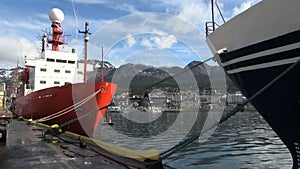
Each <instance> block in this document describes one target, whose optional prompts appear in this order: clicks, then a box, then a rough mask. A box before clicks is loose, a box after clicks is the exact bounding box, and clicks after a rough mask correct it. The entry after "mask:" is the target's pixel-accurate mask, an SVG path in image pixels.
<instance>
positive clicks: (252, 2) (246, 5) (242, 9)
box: [232, 0, 256, 16]
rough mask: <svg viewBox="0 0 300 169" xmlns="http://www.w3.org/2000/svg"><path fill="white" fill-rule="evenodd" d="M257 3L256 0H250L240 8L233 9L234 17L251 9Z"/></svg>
mask: <svg viewBox="0 0 300 169" xmlns="http://www.w3.org/2000/svg"><path fill="white" fill-rule="evenodd" d="M255 3H256V2H255V1H254V0H249V1H246V2H243V3H242V4H241V5H240V6H239V7H234V8H233V13H232V15H233V16H236V15H238V14H240V13H241V12H243V11H245V10H247V9H248V8H250V7H251V6H252V5H254V4H255Z"/></svg>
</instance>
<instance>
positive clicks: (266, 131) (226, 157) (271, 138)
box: [96, 112, 292, 169]
mask: <svg viewBox="0 0 300 169" xmlns="http://www.w3.org/2000/svg"><path fill="white" fill-rule="evenodd" d="M109 116H111V117H112V119H113V123H114V125H107V124H105V123H102V124H100V125H99V127H98V130H97V135H96V137H98V138H99V139H101V140H104V141H108V142H110V143H112V144H116V145H119V146H124V147H127V148H132V149H135V150H145V149H149V148H155V149H157V150H162V149H163V148H164V147H168V146H169V147H171V146H172V145H175V144H176V143H177V142H178V140H177V139H174V136H179V135H180V134H183V133H180V132H178V133H176V131H172V132H171V133H172V135H171V134H170V135H166V136H165V137H159V138H158V139H155V137H154V139H153V138H152V137H150V136H149V133H155V131H156V130H162V129H163V128H168V127H169V126H170V124H171V123H173V122H174V119H176V117H177V115H176V113H168V114H167V118H166V119H167V122H161V123H155V124H152V125H155V126H149V125H142V124H143V123H132V124H126V122H128V121H127V120H125V121H124V118H123V117H122V116H124V114H123V115H122V114H121V113H110V114H109ZM142 126H144V127H142ZM107 129H113V130H115V131H118V132H119V133H120V132H121V133H124V132H125V133H126V135H127V136H128V137H126V138H124V137H122V136H118V135H116V134H112V133H111V132H107V131H111V130H107ZM138 136H139V137H143V138H142V139H141V140H140V142H139V141H136V140H137V139H136V138H137V137H138ZM148 136H149V137H148ZM147 137H148V138H147ZM131 138H132V139H131ZM175 138H177V137H175ZM145 139H148V141H145ZM163 163H164V164H167V165H168V166H170V167H174V168H176V169H177V168H178V169H199V168H205V169H207V168H213V169H218V168H225V169H227V168H230V169H233V168H278V169H279V168H280V169H281V168H291V165H292V160H291V156H290V154H289V152H288V150H287V148H286V147H285V146H284V145H283V143H282V142H281V140H280V139H279V138H278V137H277V135H276V134H275V133H274V131H273V130H272V129H271V128H270V127H269V126H268V124H267V123H266V122H265V121H264V119H263V118H262V117H261V116H260V115H259V114H258V113H257V112H239V113H237V114H236V115H234V116H233V117H231V118H229V119H228V120H227V121H225V122H224V123H222V124H220V125H218V127H217V128H216V129H215V130H214V132H213V134H212V135H211V136H210V137H209V138H208V139H207V140H206V141H204V142H200V141H194V142H193V143H191V144H190V145H188V146H186V147H185V148H183V149H181V150H179V151H178V152H176V153H175V154H173V155H172V156H170V157H168V158H167V159H165V160H164V161H163Z"/></svg>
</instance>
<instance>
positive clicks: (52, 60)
mask: <svg viewBox="0 0 300 169" xmlns="http://www.w3.org/2000/svg"><path fill="white" fill-rule="evenodd" d="M54 61H55V60H54V59H51V58H47V62H54Z"/></svg>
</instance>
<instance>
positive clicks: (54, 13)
mask: <svg viewBox="0 0 300 169" xmlns="http://www.w3.org/2000/svg"><path fill="white" fill-rule="evenodd" d="M48 15H49V19H50V20H51V21H52V22H58V23H61V22H62V21H63V20H64V18H65V15H64V13H63V11H61V10H60V9H58V8H53V9H51V11H50V12H49V14H48Z"/></svg>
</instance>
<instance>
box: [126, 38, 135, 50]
mask: <svg viewBox="0 0 300 169" xmlns="http://www.w3.org/2000/svg"><path fill="white" fill-rule="evenodd" d="M135 43H136V40H135V38H134V37H133V36H132V35H128V36H127V45H128V47H129V48H131V47H132V46H133V45H135Z"/></svg>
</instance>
